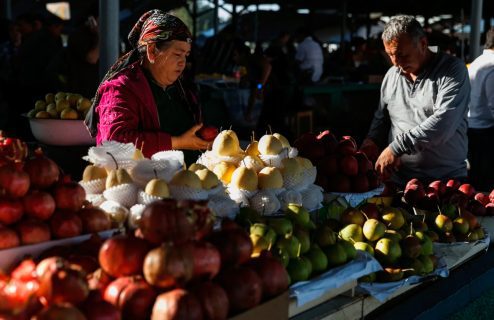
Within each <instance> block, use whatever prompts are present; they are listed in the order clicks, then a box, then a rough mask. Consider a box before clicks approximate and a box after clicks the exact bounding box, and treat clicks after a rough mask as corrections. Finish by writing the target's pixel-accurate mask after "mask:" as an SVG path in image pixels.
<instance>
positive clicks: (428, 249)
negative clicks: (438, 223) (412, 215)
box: [415, 231, 434, 256]
mask: <svg viewBox="0 0 494 320" xmlns="http://www.w3.org/2000/svg"><path fill="white" fill-rule="evenodd" d="M415 236H416V237H417V238H418V239H419V240H420V244H421V246H422V251H421V252H420V254H421V255H426V256H428V255H431V254H432V253H433V250H434V248H433V244H432V240H431V238H430V237H429V236H428V235H427V234H425V233H424V232H422V231H417V232H415Z"/></svg>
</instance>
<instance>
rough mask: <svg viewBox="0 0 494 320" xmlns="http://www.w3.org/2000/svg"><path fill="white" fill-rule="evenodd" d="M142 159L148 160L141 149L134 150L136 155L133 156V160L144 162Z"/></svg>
mask: <svg viewBox="0 0 494 320" xmlns="http://www.w3.org/2000/svg"><path fill="white" fill-rule="evenodd" d="M142 159H146V157H145V156H144V154H143V153H142V151H141V149H138V148H136V149H135V150H134V154H133V155H132V160H142Z"/></svg>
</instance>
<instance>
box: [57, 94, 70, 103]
mask: <svg viewBox="0 0 494 320" xmlns="http://www.w3.org/2000/svg"><path fill="white" fill-rule="evenodd" d="M66 97H67V94H66V93H65V92H57V93H56V94H55V102H56V101H58V100H65V98H66Z"/></svg>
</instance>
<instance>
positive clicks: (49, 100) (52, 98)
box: [45, 93, 55, 104]
mask: <svg viewBox="0 0 494 320" xmlns="http://www.w3.org/2000/svg"><path fill="white" fill-rule="evenodd" d="M45 101H46V104H49V103H54V102H55V95H54V94H53V93H47V94H46V95H45Z"/></svg>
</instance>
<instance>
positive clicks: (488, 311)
mask: <svg viewBox="0 0 494 320" xmlns="http://www.w3.org/2000/svg"><path fill="white" fill-rule="evenodd" d="M449 319H450V320H471V319H475V320H491V319H494V290H489V291H487V292H486V293H484V294H483V295H481V296H480V297H478V298H477V299H476V300H475V301H473V302H471V303H470V304H468V305H467V306H466V307H465V308H464V309H463V310H461V311H459V312H457V313H455V314H453V315H452V316H451V317H450V318H449Z"/></svg>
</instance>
